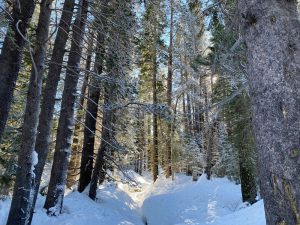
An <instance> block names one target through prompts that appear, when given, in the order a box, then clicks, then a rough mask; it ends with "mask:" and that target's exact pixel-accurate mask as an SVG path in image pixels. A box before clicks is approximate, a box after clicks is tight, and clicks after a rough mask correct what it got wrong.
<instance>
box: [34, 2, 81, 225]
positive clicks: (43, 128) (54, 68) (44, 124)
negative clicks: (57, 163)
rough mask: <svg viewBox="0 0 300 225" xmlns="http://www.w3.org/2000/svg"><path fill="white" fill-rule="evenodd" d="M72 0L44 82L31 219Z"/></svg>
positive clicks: (45, 154) (67, 4) (66, 37)
mask: <svg viewBox="0 0 300 225" xmlns="http://www.w3.org/2000/svg"><path fill="white" fill-rule="evenodd" d="M74 4H75V1H74V0H65V2H64V6H63V12H62V15H61V19H60V22H59V28H58V31H57V36H56V39H55V42H54V47H53V52H52V56H51V61H50V67H49V72H48V76H47V80H46V85H45V89H44V91H43V99H42V104H41V112H40V116H39V124H38V132H37V138H36V143H35V151H36V152H37V154H38V164H37V165H36V166H35V170H34V173H35V181H34V186H35V187H34V194H33V203H32V207H31V213H30V215H31V218H30V221H31V220H32V215H33V211H34V206H35V202H36V199H37V195H38V191H39V187H40V182H41V177H42V173H43V169H44V166H45V162H46V159H47V155H48V149H49V145H50V142H51V130H52V126H51V125H52V116H53V112H54V105H55V96H56V90H57V85H58V82H59V78H60V72H61V68H62V66H61V65H62V62H63V57H64V53H65V51H64V49H65V47H66V43H67V40H68V33H69V30H70V28H69V27H70V24H71V20H72V16H73V10H74Z"/></svg>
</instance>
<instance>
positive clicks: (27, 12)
mask: <svg viewBox="0 0 300 225" xmlns="http://www.w3.org/2000/svg"><path fill="white" fill-rule="evenodd" d="M34 8H35V1H34V0H28V1H22V2H20V1H14V2H13V12H12V18H13V21H11V23H10V26H9V29H8V31H7V34H6V37H5V40H4V43H3V47H2V50H1V55H0V106H1V107H0V143H1V139H2V136H3V132H4V128H5V125H6V121H7V118H8V112H9V108H10V105H11V102H12V99H13V92H14V88H15V85H16V81H17V78H18V73H19V70H20V65H21V61H22V55H23V49H24V46H25V44H26V40H25V39H24V38H23V37H26V30H27V28H28V27H29V23H30V20H31V17H32V14H33V11H34ZM22 36H23V37H22Z"/></svg>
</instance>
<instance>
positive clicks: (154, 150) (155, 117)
mask: <svg viewBox="0 0 300 225" xmlns="http://www.w3.org/2000/svg"><path fill="white" fill-rule="evenodd" d="M155 44H156V43H155ZM152 75H153V77H152V91H153V107H154V113H153V147H152V173H153V182H155V181H156V179H157V176H158V122H157V120H158V115H157V114H158V110H157V109H156V108H157V82H156V76H157V62H156V49H155V51H154V56H153V74H152Z"/></svg>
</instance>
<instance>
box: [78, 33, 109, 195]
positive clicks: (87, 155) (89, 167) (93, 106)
mask: <svg viewBox="0 0 300 225" xmlns="http://www.w3.org/2000/svg"><path fill="white" fill-rule="evenodd" d="M104 38H105V36H104V30H103V29H101V31H99V32H98V37H97V45H98V46H97V53H96V59H95V68H94V72H95V73H96V74H98V75H101V74H102V71H103V58H104V53H105V49H104ZM99 98H100V81H99V79H97V77H95V76H93V77H92V78H91V83H90V86H89V99H88V102H87V113H86V115H85V128H84V139H83V148H82V154H81V165H80V178H79V185H78V191H80V192H82V191H84V189H85V188H86V187H87V186H88V184H89V183H90V182H91V177H92V172H93V158H94V146H95V133H96V124H97V114H98V102H99Z"/></svg>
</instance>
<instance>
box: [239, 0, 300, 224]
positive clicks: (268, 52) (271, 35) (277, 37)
mask: <svg viewBox="0 0 300 225" xmlns="http://www.w3.org/2000/svg"><path fill="white" fill-rule="evenodd" d="M238 6H239V17H240V21H241V24H240V25H241V31H242V35H243V38H244V40H245V43H246V46H247V50H248V79H249V85H250V97H251V103H252V114H253V117H252V121H253V128H254V133H255V139H256V146H257V150H258V158H259V171H260V185H261V194H262V197H263V198H264V204H265V212H266V219H267V224H268V225H277V224H278V225H279V224H282V225H283V224H285V225H299V224H300V179H299V178H300V177H299V174H300V142H299V140H300V139H299V137H300V97H299V96H300V41H299V40H300V20H299V13H298V12H297V1H295V0H294V1H276V0H268V1H266V0H265V1H261V0H239V5H238Z"/></svg>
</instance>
